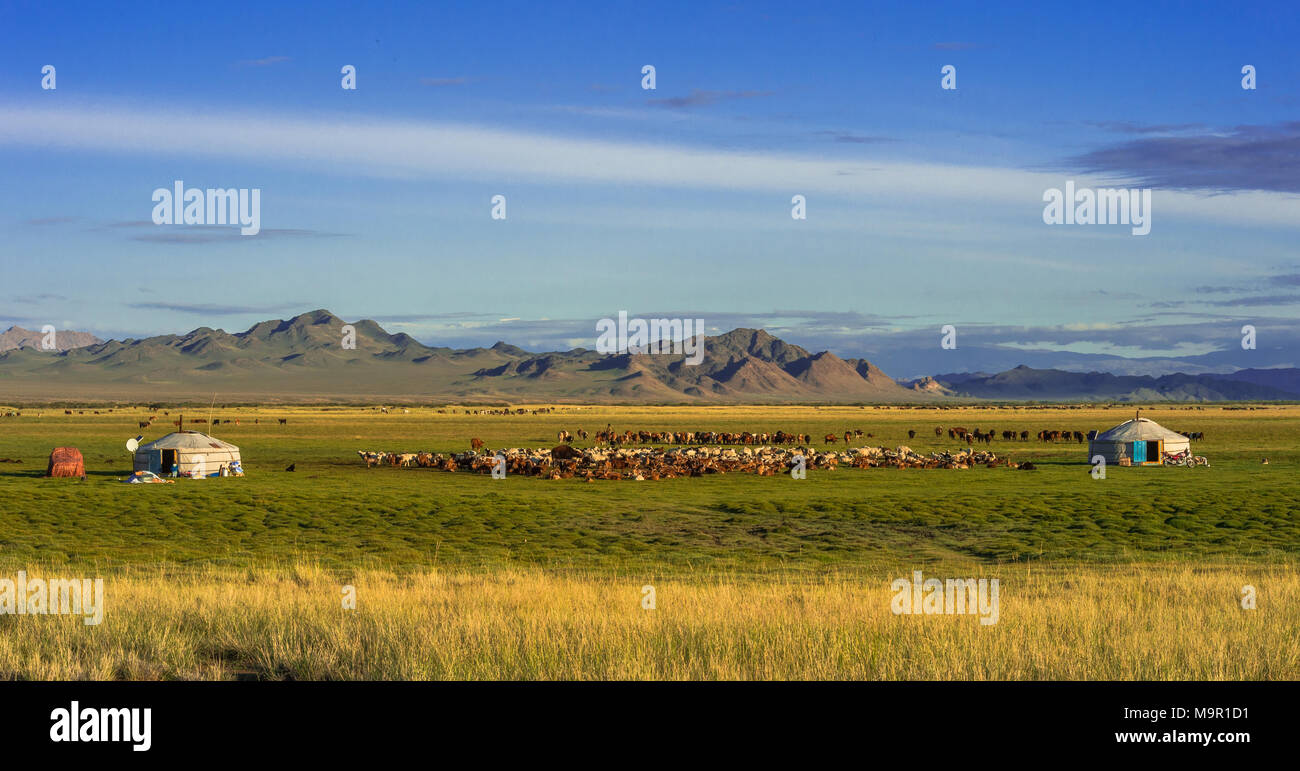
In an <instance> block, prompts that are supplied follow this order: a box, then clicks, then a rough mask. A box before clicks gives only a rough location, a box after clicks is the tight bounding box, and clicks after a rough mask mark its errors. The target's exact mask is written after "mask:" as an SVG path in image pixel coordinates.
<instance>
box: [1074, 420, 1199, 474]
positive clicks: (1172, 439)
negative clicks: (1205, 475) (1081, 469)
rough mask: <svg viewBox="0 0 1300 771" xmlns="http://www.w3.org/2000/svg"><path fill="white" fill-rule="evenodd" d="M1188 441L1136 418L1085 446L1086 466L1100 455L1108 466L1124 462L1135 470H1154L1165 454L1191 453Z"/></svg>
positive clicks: (1152, 422) (1156, 424)
mask: <svg viewBox="0 0 1300 771" xmlns="http://www.w3.org/2000/svg"><path fill="white" fill-rule="evenodd" d="M1191 446H1192V443H1191V442H1190V441H1188V439H1187V437H1185V436H1183V435H1182V434H1180V433H1178V432H1176V431H1170V430H1169V429H1167V428H1165V427H1164V426H1162V425H1160V424H1159V423H1157V422H1155V421H1154V420H1150V419H1148V418H1143V417H1135V418H1133V419H1132V420H1126V421H1124V422H1123V423H1120V424H1119V425H1118V426H1115V427H1114V428H1112V429H1110V430H1109V431H1104V432H1102V433H1100V434H1098V435H1097V436H1096V438H1094V439H1092V440H1090V441H1089V442H1088V462H1089V463H1091V462H1092V458H1093V456H1096V455H1100V456H1102V457H1103V458H1105V459H1106V462H1107V463H1114V464H1121V463H1124V461H1125V459H1127V462H1128V463H1131V464H1132V465H1134V466H1157V465H1160V464H1162V463H1163V462H1164V456H1165V453H1169V454H1170V455H1177V454H1178V453H1180V452H1185V451H1188V450H1190V449H1191Z"/></svg>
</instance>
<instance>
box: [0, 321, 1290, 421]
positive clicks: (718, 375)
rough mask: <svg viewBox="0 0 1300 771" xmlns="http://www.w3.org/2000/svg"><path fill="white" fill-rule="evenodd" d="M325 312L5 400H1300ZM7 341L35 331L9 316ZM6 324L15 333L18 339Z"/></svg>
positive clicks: (5, 372) (80, 370)
mask: <svg viewBox="0 0 1300 771" xmlns="http://www.w3.org/2000/svg"><path fill="white" fill-rule="evenodd" d="M345 325H347V322H345V321H343V320H342V319H340V318H338V317H337V316H335V315H334V314H332V313H330V312H328V311H325V310H317V311H312V312H310V313H303V314H300V315H298V316H295V317H293V318H291V319H289V320H287V321H282V320H275V321H264V322H261V323H258V324H255V325H253V326H252V327H250V328H249V329H247V330H245V331H243V332H236V333H229V332H225V331H223V330H220V329H211V328H208V327H200V328H198V329H195V330H193V331H191V332H189V333H187V334H184V335H160V336H156V337H148V338H142V339H126V340H109V341H100V340H98V339H97V338H94V337H93V336H89V335H87V336H86V338H79V337H75V335H83V334H85V333H71V332H66V333H60V334H59V339H60V342H68V343H71V342H74V341H77V340H82V339H87V338H88V339H87V344H84V345H80V346H76V347H69V348H68V349H66V350H61V351H44V350H40V349H39V348H38V347H34V346H38V345H39V339H40V335H39V334H36V338H35V340H36V342H35V343H31V342H27V343H23V344H20V347H12V348H10V349H8V350H4V352H3V353H0V397H6V398H11V399H22V400H29V401H59V400H68V399H83V400H105V401H137V402H138V401H205V402H206V401H207V400H208V399H210V398H212V395H213V394H214V393H215V394H219V395H220V396H221V399H222V401H225V402H230V401H236V400H241V401H266V402H275V401H302V402H311V401H367V402H375V401H426V402H437V401H444V402H451V401H473V402H478V403H484V402H498V403H499V402H522V401H531V402H541V401H567V402H593V403H600V402H614V403H704V404H708V403H780V402H794V403H875V402H944V401H954V400H958V399H994V400H1036V401H1069V400H1105V401H1234V400H1291V399H1300V370H1297V369H1279V370H1241V371H1238V372H1236V373H1232V374H1226V375H1225V374H1200V375H1189V374H1170V375H1162V376H1160V377H1151V376H1145V375H1114V374H1109V373H1097V372H1093V373H1077V372H1065V371H1062V370H1055V369H1031V368H1030V367H1027V366H1018V367H1015V368H1014V369H1010V370H1007V371H1005V372H1001V373H998V374H986V373H953V374H947V375H934V376H931V377H925V378H921V379H918V380H915V381H910V382H905V383H900V382H896V381H894V380H893V379H892V378H890V377H889V376H888V375H886V374H885V373H884V372H882V371H880V369H879V368H877V367H876V366H875V365H873V364H872V363H871V362H869V361H867V360H865V359H841V358H840V357H838V356H836V355H835V354H833V353H831V352H829V351H821V352H818V353H812V352H809V351H808V350H805V349H804V348H801V347H799V346H797V345H793V344H790V343H787V342H785V341H783V340H780V339H779V338H776V337H773V336H772V335H770V334H768V333H767V332H765V331H764V330H761V329H734V330H732V331H730V332H727V333H725V334H721V335H716V336H712V337H706V338H705V339H704V342H703V349H704V353H703V357H702V358H701V359H700V361H699V364H698V365H694V366H692V365H690V364H688V363H687V361H686V357H685V355H679V354H661V355H653V356H652V355H638V354H602V353H598V352H596V351H591V350H587V349H584V348H575V349H573V350H569V351H553V352H547V353H532V352H529V351H526V350H524V349H522V348H519V347H516V346H513V345H509V344H507V343H505V342H498V343H497V344H495V345H493V346H491V347H490V348H466V349H454V348H447V347H436V346H428V345H425V344H423V343H420V342H419V341H417V340H415V339H414V338H412V337H410V336H409V335H406V334H403V333H397V334H390V333H389V332H387V331H385V330H384V329H383V328H382V327H381V326H380V325H379V324H377V323H375V322H374V321H368V320H367V321H358V322H354V323H352V324H351V327H352V331H353V333H354V335H355V340H354V342H355V345H346V344H345V342H353V341H347V340H345V335H344V332H345V329H344V328H345ZM10 332H11V333H14V334H13V336H12V339H15V340H17V339H23V340H28V341H30V338H23V337H22V335H23V333H26V334H35V333H27V331H26V330H19V329H18V328H16V327H15V328H13V329H11V330H10ZM9 334H10V333H6V335H9Z"/></svg>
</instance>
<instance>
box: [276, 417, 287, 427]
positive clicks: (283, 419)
mask: <svg viewBox="0 0 1300 771" xmlns="http://www.w3.org/2000/svg"><path fill="white" fill-rule="evenodd" d="M276 420H279V421H280V425H282V426H287V425H289V419H288V418H276Z"/></svg>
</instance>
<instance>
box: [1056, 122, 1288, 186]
mask: <svg viewBox="0 0 1300 771" xmlns="http://www.w3.org/2000/svg"><path fill="white" fill-rule="evenodd" d="M1139 133H1141V132H1139ZM1069 164H1070V165H1071V166H1073V167H1075V168H1077V169H1079V170H1080V171H1082V172H1084V173H1089V174H1099V175H1105V176H1108V177H1113V178H1121V179H1124V180H1131V181H1133V182H1134V183H1135V184H1139V185H1142V186H1145V187H1155V188H1165V189H1173V190H1195V191H1204V192H1210V193H1225V192H1236V191H1243V190H1262V191H1271V192H1282V193H1300V121H1291V122H1286V123H1281V124H1278V125H1273V126H1238V127H1236V128H1234V129H1232V130H1231V131H1227V132H1223V133H1201V134H1198V135H1195V136H1160V137H1144V138H1142V139H1136V140H1133V141H1130V142H1125V143H1123V144H1119V145H1115V146H1112V147H1105V148H1101V149H1098V150H1093V151H1092V152H1088V153H1084V154H1083V155H1079V156H1076V157H1075V158H1072V159H1070V161H1069Z"/></svg>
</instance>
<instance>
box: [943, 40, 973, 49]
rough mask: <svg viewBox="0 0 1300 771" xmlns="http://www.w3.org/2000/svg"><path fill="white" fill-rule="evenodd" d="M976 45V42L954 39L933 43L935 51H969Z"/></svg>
mask: <svg viewBox="0 0 1300 771" xmlns="http://www.w3.org/2000/svg"><path fill="white" fill-rule="evenodd" d="M978 47H979V44H978V43H962V42H956V41H953V42H945V43H935V44H934V49H935V50H936V51H969V50H971V49H973V48H978Z"/></svg>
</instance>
